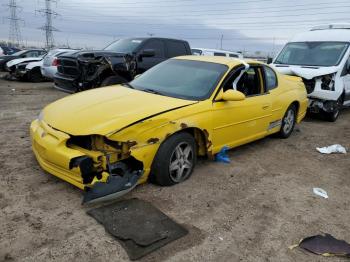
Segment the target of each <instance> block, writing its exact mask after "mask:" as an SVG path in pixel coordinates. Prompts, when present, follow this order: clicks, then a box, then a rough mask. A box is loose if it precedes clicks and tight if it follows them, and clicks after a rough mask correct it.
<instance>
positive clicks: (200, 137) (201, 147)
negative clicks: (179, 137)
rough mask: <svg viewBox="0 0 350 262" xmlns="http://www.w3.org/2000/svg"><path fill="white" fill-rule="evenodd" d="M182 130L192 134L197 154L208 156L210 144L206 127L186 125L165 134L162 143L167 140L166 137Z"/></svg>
mask: <svg viewBox="0 0 350 262" xmlns="http://www.w3.org/2000/svg"><path fill="white" fill-rule="evenodd" d="M182 132H186V133H189V134H191V135H192V136H193V138H194V139H195V141H196V144H197V154H198V155H199V156H209V155H210V154H209V151H208V148H209V147H210V145H211V142H210V140H209V139H208V131H207V130H206V129H204V130H203V129H200V128H198V127H186V128H183V129H180V130H177V131H176V132H174V133H172V134H171V135H169V136H167V137H166V139H164V140H163V141H162V143H164V142H165V141H167V139H168V138H169V137H170V136H173V135H175V134H179V133H182Z"/></svg>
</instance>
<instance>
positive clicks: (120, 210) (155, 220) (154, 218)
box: [87, 199, 188, 260]
mask: <svg viewBox="0 0 350 262" xmlns="http://www.w3.org/2000/svg"><path fill="white" fill-rule="evenodd" d="M87 213H88V215H90V216H92V217H93V218H95V219H96V220H97V222H99V223H100V224H102V225H103V226H104V228H105V229H106V231H107V232H108V233H109V234H111V235H112V236H113V237H114V238H115V239H116V240H117V241H118V242H119V243H120V244H121V245H122V247H123V248H124V249H125V250H126V252H127V254H128V256H129V258H130V259H131V260H136V259H139V258H141V257H143V256H145V255H147V254H149V253H151V252H153V251H155V250H157V249H159V248H161V247H163V246H165V245H166V244H168V243H170V242H172V241H174V240H176V239H179V238H181V237H184V236H185V235H186V234H188V230H187V229H186V228H185V227H183V226H182V225H179V224H178V223H176V222H175V221H174V220H172V219H171V218H169V217H168V216H167V215H165V214H164V213H163V212H161V211H160V210H159V209H157V208H156V207H154V206H153V205H152V204H151V203H149V202H146V201H143V200H139V199H128V200H123V201H118V202H115V203H113V204H110V205H105V206H102V207H99V208H95V209H91V210H89V211H88V212H87ZM185 245H186V244H185Z"/></svg>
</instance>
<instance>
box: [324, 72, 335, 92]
mask: <svg viewBox="0 0 350 262" xmlns="http://www.w3.org/2000/svg"><path fill="white" fill-rule="evenodd" d="M321 81H322V83H321V89H323V90H330V91H334V89H335V86H334V74H330V75H325V76H323V77H322V78H321Z"/></svg>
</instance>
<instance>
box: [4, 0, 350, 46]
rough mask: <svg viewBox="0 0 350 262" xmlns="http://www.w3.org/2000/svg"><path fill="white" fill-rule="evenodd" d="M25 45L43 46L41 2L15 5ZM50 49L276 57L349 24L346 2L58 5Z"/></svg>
mask: <svg viewBox="0 0 350 262" xmlns="http://www.w3.org/2000/svg"><path fill="white" fill-rule="evenodd" d="M8 2H9V0H0V4H1V5H0V16H1V17H3V18H4V19H1V20H0V21H1V24H0V40H7V39H8V35H9V23H8V22H9V21H7V20H6V17H7V16H9V10H8V8H6V4H8ZM16 2H17V4H18V5H19V6H21V7H22V8H21V11H20V12H19V14H18V15H19V17H20V18H22V19H23V20H24V24H22V23H21V24H20V25H21V33H22V38H23V40H24V42H25V43H28V44H32V45H33V44H34V45H37V46H43V45H44V39H45V37H44V34H43V32H42V31H40V30H39V29H38V28H39V27H40V26H43V25H44V23H45V18H44V17H43V16H42V14H40V13H38V12H36V10H38V9H41V8H44V7H45V1H44V0H16ZM52 7H53V10H54V11H56V12H57V13H59V15H58V16H57V17H55V18H54V19H53V25H54V26H55V27H56V28H57V29H58V30H59V31H58V32H54V38H55V43H56V44H58V45H62V44H69V45H70V46H73V47H86V48H103V47H104V46H106V44H108V43H109V42H111V41H113V40H114V39H117V38H120V37H125V36H147V35H154V36H162V37H172V38H181V39H186V40H188V41H189V42H190V44H191V46H192V47H206V48H220V47H221V43H220V38H221V37H222V38H223V40H222V48H223V49H227V50H246V51H256V50H261V51H266V52H273V51H277V50H278V49H279V48H280V47H281V45H282V44H283V43H285V42H286V41H287V40H288V39H290V38H291V37H292V36H293V35H294V34H296V33H298V32H300V31H304V30H307V29H308V28H310V27H311V26H313V25H317V24H324V23H335V22H350V17H349V14H350V1H349V0H333V1H329V0H294V1H290V0H246V1H243V0H216V1H215V0H95V1H93V0H58V1H57V3H53V4H52Z"/></svg>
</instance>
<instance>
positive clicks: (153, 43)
mask: <svg viewBox="0 0 350 262" xmlns="http://www.w3.org/2000/svg"><path fill="white" fill-rule="evenodd" d="M142 49H143V50H145V49H153V50H154V53H155V55H154V57H164V56H165V51H164V43H163V41H161V40H156V39H154V40H149V41H147V43H146V44H145V45H144V46H143V48H142Z"/></svg>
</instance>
